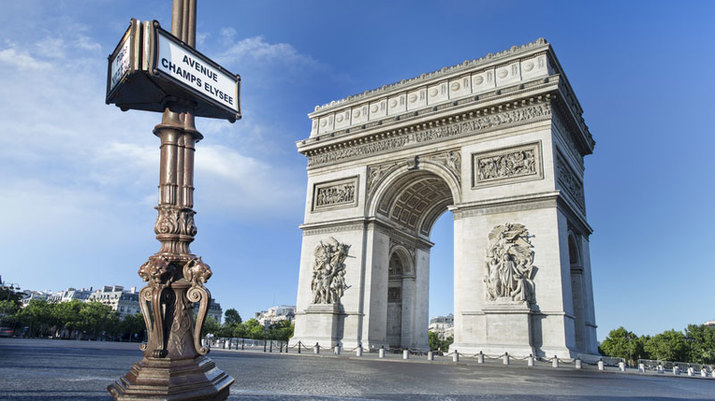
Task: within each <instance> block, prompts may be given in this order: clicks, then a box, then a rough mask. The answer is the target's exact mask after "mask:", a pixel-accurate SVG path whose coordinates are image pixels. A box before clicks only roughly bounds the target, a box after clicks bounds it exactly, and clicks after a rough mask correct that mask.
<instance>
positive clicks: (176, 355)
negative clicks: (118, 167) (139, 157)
mask: <svg viewBox="0 0 715 401" xmlns="http://www.w3.org/2000/svg"><path fill="white" fill-rule="evenodd" d="M133 26H137V27H139V28H137V29H134V28H132V27H133ZM153 28H155V31H152V29H153ZM156 29H158V23H156V22H154V23H153V25H152V23H148V22H147V23H144V24H143V25H142V24H141V23H138V22H137V21H134V20H133V21H132V26H130V30H129V31H128V33H127V34H126V35H125V39H123V42H120V45H119V46H118V50H115V53H114V54H113V55H112V56H110V74H109V75H110V76H109V80H110V81H111V83H108V97H107V99H108V100H107V102H108V103H115V104H117V105H118V106H120V107H122V108H123V109H129V108H139V109H145V110H155V111H158V109H157V107H158V106H156V105H154V106H142V107H133V106H131V105H130V106H127V104H129V103H131V101H127V100H126V99H129V98H132V99H133V100H132V101H134V102H136V98H137V95H136V94H137V93H138V94H140V95H141V96H147V97H149V98H151V97H152V96H149V95H147V92H146V89H145V86H146V80H150V81H152V83H155V84H156V85H154V86H150V87H151V88H154V87H158V88H161V97H162V99H161V104H160V107H161V109H163V114H162V119H161V123H160V124H158V125H157V126H156V127H155V128H154V135H156V136H157V137H159V139H160V140H161V161H160V170H159V201H158V205H157V206H156V210H157V212H158V216H157V220H156V224H155V225H154V232H155V233H156V239H157V240H159V242H160V243H161V248H160V249H159V251H158V252H157V253H156V254H154V255H152V256H150V257H149V260H148V261H147V262H146V263H144V264H143V265H142V266H141V267H140V268H139V276H141V278H142V279H143V280H144V281H146V282H147V285H146V286H145V287H144V288H142V289H141V291H140V292H139V303H140V306H141V310H142V315H143V316H144V321H145V323H146V327H147V332H148V339H147V342H146V343H145V344H142V346H141V350H142V351H143V354H144V358H143V359H142V360H141V361H139V362H137V363H135V364H134V365H133V366H132V367H131V369H130V371H129V372H128V373H127V374H126V375H124V376H123V377H121V378H120V379H119V380H118V381H116V382H115V383H113V384H112V385H110V386H109V387H108V390H109V392H110V393H111V394H112V396H113V397H114V398H115V400H225V399H226V397H227V396H228V393H229V387H230V386H231V384H232V383H233V381H234V379H233V378H232V377H231V376H229V375H227V374H226V373H224V372H223V371H221V370H220V369H218V368H217V367H216V365H215V363H214V362H213V361H212V360H211V359H210V358H208V357H206V354H207V353H208V351H209V350H208V349H207V348H205V347H202V346H201V343H200V336H201V329H202V327H203V324H204V321H205V319H206V313H207V310H208V306H209V302H210V300H211V293H210V292H209V290H208V289H207V288H206V287H205V285H204V284H205V283H206V281H207V280H208V279H209V278H210V277H211V274H212V273H211V269H210V268H209V266H208V265H207V264H205V263H204V262H202V260H201V258H198V257H196V256H195V255H194V254H193V253H191V250H190V248H189V244H190V243H191V242H192V241H193V240H194V236H195V235H196V231H197V230H196V225H195V224H194V214H195V213H196V212H195V211H194V210H193V206H194V203H193V192H194V186H193V181H194V153H195V145H196V143H197V142H198V141H199V140H201V139H202V138H203V136H202V135H201V133H199V131H198V130H197V129H196V126H195V124H194V116H195V115H196V112H197V111H198V110H201V109H200V108H199V107H204V109H203V110H204V111H203V112H204V115H205V110H206V109H207V107H208V106H206V104H207V101H206V99H205V97H206V98H208V96H210V95H212V94H213V93H214V91H215V88H214V87H210V86H208V82H207V87H203V86H202V85H200V83H201V81H200V80H199V85H198V88H199V90H203V91H206V92H207V93H208V94H203V93H198V94H197V95H196V96H194V95H193V94H192V93H191V92H184V91H182V90H180V89H181V88H180V86H181V85H182V84H185V83H182V82H178V84H175V83H172V81H171V79H172V77H161V76H158V75H157V74H158V73H157V65H160V64H161V63H164V64H165V65H169V61H167V60H168V59H170V58H171V57H174V56H175V54H174V55H172V54H169V55H162V54H163V53H161V52H165V53H167V52H168V53H171V52H176V51H183V52H189V53H186V54H189V56H190V57H195V58H196V60H199V61H201V62H202V63H203V64H204V65H205V66H208V67H206V68H209V67H214V68H215V69H216V71H218V73H221V71H224V70H221V67H220V66H218V65H212V64H211V61H210V60H208V59H203V60H202V59H199V58H198V57H201V56H202V55H200V54H199V53H191V52H192V51H194V50H193V47H194V46H195V40H196V0H174V1H173V8H172V20H171V35H173V36H175V38H173V39H172V38H170V39H172V40H176V39H178V40H180V41H181V42H178V41H177V42H176V43H177V44H176V46H179V47H178V49H179V50H173V49H172V48H169V51H167V50H166V49H165V48H163V47H162V44H161V43H160V42H159V40H160V39H156V38H155V37H153V39H150V38H147V37H146V35H150V34H151V33H152V32H155V33H156ZM130 33H131V35H130ZM164 35H167V34H164ZM127 38H128V39H127ZM127 43H129V44H127ZM157 43H158V44H157ZM172 43H174V42H172ZM132 46H136V47H137V48H136V49H135V48H133V47H132ZM141 46H143V50H141V51H140V50H139V49H141ZM124 49H130V50H127V51H126V52H125V51H124ZM194 52H195V51H194ZM124 53H126V55H125V54H124ZM136 54H153V55H154V56H155V59H154V61H153V62H154V66H153V67H147V65H149V64H150V60H142V59H140V58H138V57H139V56H135V55H136ZM130 56H131V57H130ZM161 57H164V58H161ZM172 60H173V59H172ZM113 66H116V68H114V67H113ZM142 66H143V67H142ZM133 70H136V71H133ZM220 70H221V71H220ZM197 71H199V70H197ZM201 71H202V72H203V74H204V75H206V76H208V78H209V79H211V78H212V79H213V80H214V81H216V82H218V78H217V77H218V75H215V74H216V73H214V72H211V73H210V74H209V73H207V72H206V69H204V70H201ZM169 72H171V71H169ZM224 73H227V72H225V71H224ZM230 77H231V78H233V76H230ZM179 78H180V79H183V78H186V74H184V75H183V76H181V77H179ZM236 78H237V79H236V85H237V82H238V77H237V76H236ZM173 79H177V78H173ZM142 80H143V81H142ZM194 81H195V79H194V80H193V81H191V82H190V83H191V84H193V83H195V82H194ZM142 82H143V83H142ZM212 83H213V82H212ZM142 85H144V86H142ZM172 85H173V86H172ZM177 88H178V89H177ZM193 89H194V90H196V88H193ZM209 89H211V92H210V93H209ZM110 90H111V96H110V94H109V93H110ZM199 92H200V91H199ZM237 92H238V90H237V88H236V93H235V96H236V98H235V99H234V101H235V102H236V103H237V102H238V93H237ZM176 94H178V95H176ZM132 96H133V97H132ZM222 96H223V97H225V98H227V99H228V95H225V94H224V95H222ZM154 97H155V96H154ZM222 99H223V98H222ZM210 101H212V99H209V106H211V104H210ZM139 103H142V102H139ZM149 103H150V102H144V103H143V104H145V105H146V104H149ZM209 108H210V107H209ZM234 111H235V113H234V114H233V115H232V116H231V117H233V120H235V119H236V117H238V118H240V113H238V106H236V108H235V110H234ZM234 116H235V117H234ZM229 119H231V118H229ZM194 303H198V305H199V308H198V316H197V317H196V320H195V322H194V319H193V304H194Z"/></svg>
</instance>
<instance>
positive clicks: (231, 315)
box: [223, 308, 243, 326]
mask: <svg viewBox="0 0 715 401" xmlns="http://www.w3.org/2000/svg"><path fill="white" fill-rule="evenodd" d="M223 320H224V324H226V325H228V326H235V325H237V324H239V323H241V322H242V321H243V320H241V315H239V314H238V311H237V310H236V309H233V308H231V309H228V310H226V312H225V313H224V319H223Z"/></svg>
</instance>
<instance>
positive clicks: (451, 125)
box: [305, 94, 553, 168]
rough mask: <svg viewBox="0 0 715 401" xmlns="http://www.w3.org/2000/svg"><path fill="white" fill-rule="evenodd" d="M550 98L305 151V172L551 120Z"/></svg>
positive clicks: (535, 98)
mask: <svg viewBox="0 0 715 401" xmlns="http://www.w3.org/2000/svg"><path fill="white" fill-rule="evenodd" d="M552 97H553V95H551V94H545V95H543V96H536V97H531V98H529V99H522V100H521V101H514V102H509V103H505V104H502V105H498V106H493V107H488V108H483V109H477V110H473V111H470V112H464V113H462V114H461V115H456V116H452V117H449V118H442V119H437V120H434V121H430V122H428V123H419V124H414V125H411V126H407V127H404V128H398V129H393V130H390V131H384V132H380V133H376V134H374V135H371V136H367V137H362V138H359V139H354V140H349V141H345V142H342V143H338V144H334V145H327V146H324V147H321V148H314V149H311V150H307V151H305V155H306V156H307V157H308V168H312V167H319V166H324V165H329V164H333V163H339V162H344V161H349V160H355V159H359V158H363V157H368V156H373V155H378V154H381V153H385V152H390V151H393V150H395V149H407V148H413V147H417V146H422V145H427V144H431V143H436V142H442V141H444V140H445V139H453V138H459V137H463V136H468V135H474V134H478V133H483V132H488V131H491V130H494V129H501V128H508V127H511V126H516V125H519V124H522V123H524V122H526V121H540V120H547V119H549V118H550V117H551V102H550V100H551V98H552Z"/></svg>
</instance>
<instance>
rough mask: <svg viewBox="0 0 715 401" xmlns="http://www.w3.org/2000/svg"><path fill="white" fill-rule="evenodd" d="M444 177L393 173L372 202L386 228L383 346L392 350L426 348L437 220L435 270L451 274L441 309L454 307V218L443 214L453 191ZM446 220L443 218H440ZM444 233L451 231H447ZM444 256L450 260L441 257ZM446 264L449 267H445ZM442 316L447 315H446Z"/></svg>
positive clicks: (416, 172)
mask: <svg viewBox="0 0 715 401" xmlns="http://www.w3.org/2000/svg"><path fill="white" fill-rule="evenodd" d="M450 184H452V185H453V184H454V183H450V182H448V181H447V180H446V179H445V178H444V177H442V176H440V175H438V173H437V172H434V171H428V170H408V171H403V172H401V174H396V176H395V177H393V179H392V180H390V181H389V183H386V184H385V185H384V187H383V191H382V192H381V193H380V194H379V196H378V197H377V198H376V200H377V207H376V210H375V212H376V217H377V218H379V219H380V220H382V221H384V222H385V223H386V226H387V227H389V228H388V229H387V230H386V231H387V235H388V237H389V242H390V248H389V252H388V253H387V255H386V257H387V260H385V264H386V265H387V266H388V269H387V277H385V279H386V280H387V290H386V291H385V293H384V294H385V295H384V297H385V298H383V299H384V300H385V305H386V311H385V312H386V313H385V343H386V345H387V346H389V347H390V348H418V349H426V348H427V344H428V342H427V338H428V336H427V330H428V326H429V318H430V316H429V313H430V312H429V307H430V301H431V298H430V296H429V295H430V264H431V262H430V261H431V251H432V246H433V245H434V243H433V242H431V241H432V230H433V227H434V226H435V223H436V222H437V221H438V220H439V221H441V222H442V223H441V225H440V230H439V239H440V240H443V239H444V238H445V237H446V238H448V241H446V242H447V243H444V244H441V245H440V255H441V256H442V258H440V260H439V271H440V272H441V273H444V270H445V269H447V270H448V271H449V273H448V274H447V277H449V278H448V279H447V280H440V283H441V284H443V287H442V288H444V284H446V283H447V282H449V284H448V285H449V287H448V288H449V290H448V291H446V292H445V293H441V294H440V297H439V298H440V300H439V304H440V305H443V306H444V308H443V309H444V311H445V312H446V313H450V312H451V311H452V309H453V306H454V304H453V291H454V290H453V286H454V281H453V280H451V279H450V278H451V277H453V273H452V270H453V263H452V260H453V257H454V255H453V242H452V237H453V233H452V232H453V230H454V226H453V218H452V214H451V213H445V212H447V210H448V206H450V205H452V204H454V196H453V190H452V189H451V187H452V186H451V185H450ZM441 216H444V217H441ZM445 231H449V232H448V233H445ZM446 254H448V255H449V256H445V255H446ZM445 260H447V261H448V262H447V263H449V264H448V265H446V266H445V264H446V263H445ZM446 313H445V314H446Z"/></svg>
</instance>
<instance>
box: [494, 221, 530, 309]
mask: <svg viewBox="0 0 715 401" xmlns="http://www.w3.org/2000/svg"><path fill="white" fill-rule="evenodd" d="M532 248H533V245H532V244H531V242H530V241H529V232H528V231H527V230H526V227H524V225H522V224H512V223H507V224H504V225H500V226H496V227H494V229H493V230H492V232H491V233H489V249H488V250H487V260H486V274H485V276H484V283H485V284H486V287H487V291H486V296H487V300H489V301H497V300H502V299H506V300H510V301H517V302H519V301H521V302H527V303H529V304H532V303H534V275H535V273H536V267H535V266H534V265H533V264H532V263H533V261H534V251H533V250H532Z"/></svg>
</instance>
